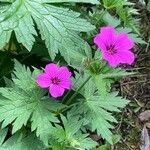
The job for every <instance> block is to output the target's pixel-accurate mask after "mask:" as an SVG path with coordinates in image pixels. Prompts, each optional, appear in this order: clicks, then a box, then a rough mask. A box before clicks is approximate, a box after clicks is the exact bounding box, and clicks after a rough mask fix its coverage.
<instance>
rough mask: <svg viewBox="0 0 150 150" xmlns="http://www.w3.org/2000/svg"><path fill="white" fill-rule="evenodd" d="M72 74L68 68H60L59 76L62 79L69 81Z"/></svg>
mask: <svg viewBox="0 0 150 150" xmlns="http://www.w3.org/2000/svg"><path fill="white" fill-rule="evenodd" d="M71 75H72V73H71V72H70V71H69V70H68V68H67V67H60V68H59V71H58V76H59V77H60V78H61V79H69V78H70V77H71Z"/></svg>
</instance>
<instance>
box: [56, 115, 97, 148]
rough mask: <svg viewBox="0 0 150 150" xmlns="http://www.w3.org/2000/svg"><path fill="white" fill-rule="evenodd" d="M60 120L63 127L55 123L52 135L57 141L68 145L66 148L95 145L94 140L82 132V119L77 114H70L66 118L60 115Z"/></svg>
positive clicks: (91, 146)
mask: <svg viewBox="0 0 150 150" xmlns="http://www.w3.org/2000/svg"><path fill="white" fill-rule="evenodd" d="M68 114H69V113H68ZM61 120H62V122H63V126H64V127H63V128H62V127H61V126H59V125H57V126H56V128H55V130H54V136H55V138H56V140H57V141H58V142H59V143H63V144H64V145H68V148H69V147H70V148H71V147H72V148H74V149H91V148H93V147H95V146H96V145H97V144H96V142H94V141H92V139H90V138H88V134H82V132H81V127H82V126H83V119H82V120H81V119H79V116H72V115H71V114H70V115H67V118H66V117H64V116H62V115H61ZM75 122H77V124H76V123H75ZM58 135H60V136H58ZM66 148H67V147H66ZM58 150H61V149H58Z"/></svg>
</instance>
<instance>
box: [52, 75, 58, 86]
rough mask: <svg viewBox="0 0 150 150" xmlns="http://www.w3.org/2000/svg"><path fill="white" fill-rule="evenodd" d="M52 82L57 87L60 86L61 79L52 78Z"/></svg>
mask: <svg viewBox="0 0 150 150" xmlns="http://www.w3.org/2000/svg"><path fill="white" fill-rule="evenodd" d="M51 81H52V84H55V85H59V83H60V79H59V78H58V77H54V78H52V79H51Z"/></svg>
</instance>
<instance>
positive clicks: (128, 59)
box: [94, 26, 135, 67]
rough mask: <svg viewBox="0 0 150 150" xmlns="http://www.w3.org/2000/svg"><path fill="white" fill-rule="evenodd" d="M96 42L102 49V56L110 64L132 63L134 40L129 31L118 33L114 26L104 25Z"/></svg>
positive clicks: (114, 65)
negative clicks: (128, 33) (129, 35)
mask: <svg viewBox="0 0 150 150" xmlns="http://www.w3.org/2000/svg"><path fill="white" fill-rule="evenodd" d="M94 43H95V44H96V45H97V46H98V47H99V48H100V49H101V52H102V57H103V59H104V60H106V61H108V63H109V65H110V66H112V67H116V66H117V65H119V64H130V65H131V64H132V63H133V62H134V59H135V55H134V53H133V52H131V50H130V49H131V48H133V47H134V42H133V40H131V39H130V38H129V37H128V35H127V33H125V32H121V33H118V34H117V33H116V31H115V29H114V28H113V27H110V26H108V27H102V28H101V30H100V33H99V34H98V35H96V37H95V38H94Z"/></svg>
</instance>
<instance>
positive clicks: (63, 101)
mask: <svg viewBox="0 0 150 150" xmlns="http://www.w3.org/2000/svg"><path fill="white" fill-rule="evenodd" d="M80 77H81V75H80V76H79V77H78V79H77V80H76V82H75V83H74V85H76V84H77V82H78V80H79V79H80ZM70 93H71V90H70V91H68V92H67V94H66V95H65V96H64V97H63V99H62V103H63V104H64V103H65V101H66V98H67V97H68V95H69V94H70Z"/></svg>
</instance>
